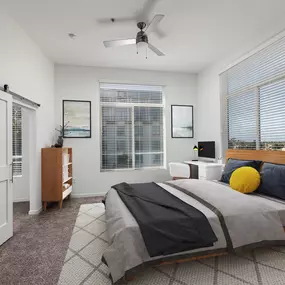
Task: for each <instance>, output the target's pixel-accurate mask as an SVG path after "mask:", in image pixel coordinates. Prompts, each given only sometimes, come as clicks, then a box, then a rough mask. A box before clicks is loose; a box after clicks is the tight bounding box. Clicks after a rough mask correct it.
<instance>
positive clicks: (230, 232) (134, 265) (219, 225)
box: [102, 150, 285, 284]
mask: <svg viewBox="0 0 285 285" xmlns="http://www.w3.org/2000/svg"><path fill="white" fill-rule="evenodd" d="M229 158H234V159H250V160H261V161H265V162H270V163H276V164H285V152H278V151H276V152H273V151H272V152H270V151H249V150H228V151H227V157H226V159H229ZM158 186H159V187H161V188H162V189H164V190H165V191H166V192H167V193H170V194H172V195H173V196H175V197H177V198H179V199H180V200H181V201H183V202H185V203H186V204H188V205H190V206H191V207H194V208H195V209H197V210H199V211H200V212H201V213H203V215H204V216H206V217H207V220H208V222H209V224H210V226H211V228H212V230H213V232H214V234H215V236H216V237H217V240H216V242H214V243H213V244H212V246H207V247H200V248H196V249H192V250H185V251H182V252H176V253H172V254H166V255H165V254H164V255H159V256H152V257H151V256H150V254H149V251H148V248H147V247H146V242H145V239H144V237H143V235H142V231H141V228H140V226H139V224H138V222H137V220H136V219H135V218H134V216H133V215H132V213H131V212H130V210H129V208H128V207H127V206H126V204H125V203H124V202H123V201H122V199H121V196H120V195H119V194H118V191H117V190H115V189H114V188H112V189H110V191H109V192H108V194H107V196H106V200H105V205H106V220H107V232H108V236H109V242H110V245H109V247H108V248H107V249H106V251H105V252H104V254H103V257H102V260H103V261H104V262H105V263H106V264H107V265H108V267H109V270H110V275H111V276H110V277H111V279H112V281H113V282H114V283H115V284H119V283H120V282H121V281H125V280H132V279H133V278H134V277H135V275H136V274H137V272H138V271H140V270H142V269H143V268H145V267H149V266H155V265H164V264H169V263H180V262H187V261H190V260H197V259H202V258H209V257H213V256H219V255H225V254H228V253H229V252H232V251H238V250H242V249H244V248H256V247H261V246H276V245H277V246H278V245H285V233H284V228H285V202H284V201H283V200H279V199H275V198H272V197H267V196H264V195H244V194H241V193H238V192H236V191H233V190H231V189H230V188H229V186H228V185H225V184H221V183H219V182H217V181H203V180H193V179H183V180H177V181H169V182H165V183H158ZM189 193H190V194H189ZM257 225H258V226H257Z"/></svg>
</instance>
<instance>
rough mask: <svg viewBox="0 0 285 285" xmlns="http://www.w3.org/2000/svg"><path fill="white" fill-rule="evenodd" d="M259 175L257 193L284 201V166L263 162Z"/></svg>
mask: <svg viewBox="0 0 285 285" xmlns="http://www.w3.org/2000/svg"><path fill="white" fill-rule="evenodd" d="M260 174H261V184H260V186H259V188H258V189H257V192H258V193H260V194H264V195H268V196H273V197H276V198H279V199H282V200H285V165H284V164H273V163H268V162H265V163H264V164H263V167H262V170H261V173H260Z"/></svg>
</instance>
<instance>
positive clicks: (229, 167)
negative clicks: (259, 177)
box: [221, 158, 262, 184]
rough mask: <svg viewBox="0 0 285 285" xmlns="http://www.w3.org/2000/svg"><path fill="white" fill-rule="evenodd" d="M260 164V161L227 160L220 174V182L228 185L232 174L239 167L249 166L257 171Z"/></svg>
mask: <svg viewBox="0 0 285 285" xmlns="http://www.w3.org/2000/svg"><path fill="white" fill-rule="evenodd" d="M261 164H262V161H260V160H240V159H232V158H229V159H228V162H227V164H226V166H225V169H224V172H223V174H222V178H221V182H224V183H227V184H229V183H230V178H231V176H232V174H233V172H234V171H235V170H236V169H238V168H240V167H243V166H250V167H253V168H255V169H256V170H257V171H259V170H260V167H261Z"/></svg>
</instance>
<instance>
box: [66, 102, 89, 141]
mask: <svg viewBox="0 0 285 285" xmlns="http://www.w3.org/2000/svg"><path fill="white" fill-rule="evenodd" d="M62 114H63V115H62V118H63V122H62V125H63V126H64V127H63V137H64V138H91V101H77V100H63V101H62Z"/></svg>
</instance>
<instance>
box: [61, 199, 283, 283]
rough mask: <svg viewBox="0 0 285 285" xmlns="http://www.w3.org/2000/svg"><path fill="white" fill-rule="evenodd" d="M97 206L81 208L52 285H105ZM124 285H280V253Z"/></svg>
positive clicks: (167, 270) (234, 258) (235, 257)
mask: <svg viewBox="0 0 285 285" xmlns="http://www.w3.org/2000/svg"><path fill="white" fill-rule="evenodd" d="M104 213H105V209H104V205H103V204H101V203H100V204H85V205H81V207H80V210H79V213H78V217H77V220H76V223H75V226H74V230H73V234H72V237H71V240H70V244H69V249H68V251H67V254H66V257H65V263H64V266H63V268H62V271H61V275H60V278H59V281H58V285H111V284H112V283H111V281H110V279H109V272H108V267H107V266H105V265H104V264H103V263H102V262H101V257H102V254H103V252H104V251H105V249H106V248H107V247H108V237H107V233H106V220H105V214H104ZM128 284H129V285H245V284H249V285H285V247H273V248H266V249H257V250H253V251H245V252H242V253H239V254H231V255H227V256H220V257H214V258H209V259H202V260H200V261H192V262H187V263H182V264H175V265H167V266H158V267H154V268H149V269H146V270H145V271H143V272H141V273H140V274H139V275H138V276H137V278H136V280H134V281H132V282H128Z"/></svg>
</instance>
